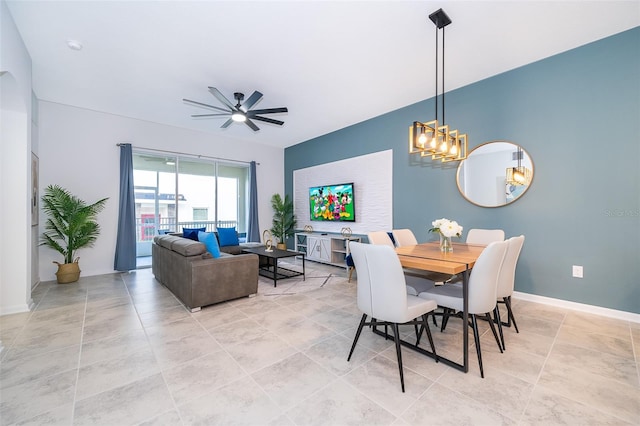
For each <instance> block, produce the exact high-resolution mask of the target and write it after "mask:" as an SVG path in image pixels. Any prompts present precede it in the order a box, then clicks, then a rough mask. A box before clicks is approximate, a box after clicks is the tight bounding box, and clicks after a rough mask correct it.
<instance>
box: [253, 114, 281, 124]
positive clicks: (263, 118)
mask: <svg viewBox="0 0 640 426" xmlns="http://www.w3.org/2000/svg"><path fill="white" fill-rule="evenodd" d="M251 118H253V119H254V120H258V121H264V122H265V123H271V124H277V125H278V126H282V125H283V124H284V121H280V120H274V119H272V118H267V117H260V116H254V117H251Z"/></svg>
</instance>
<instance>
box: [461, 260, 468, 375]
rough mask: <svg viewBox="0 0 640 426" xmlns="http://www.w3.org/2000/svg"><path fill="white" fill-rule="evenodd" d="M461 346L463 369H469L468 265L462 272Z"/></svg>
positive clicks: (465, 370)
mask: <svg viewBox="0 0 640 426" xmlns="http://www.w3.org/2000/svg"><path fill="white" fill-rule="evenodd" d="M462 346H463V348H464V349H463V350H464V354H463V357H464V358H463V359H464V361H463V363H462V366H463V371H464V372H465V373H467V372H468V371H469V266H468V265H467V270H466V271H464V272H463V273H462Z"/></svg>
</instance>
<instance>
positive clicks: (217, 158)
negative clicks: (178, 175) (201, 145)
mask: <svg viewBox="0 0 640 426" xmlns="http://www.w3.org/2000/svg"><path fill="white" fill-rule="evenodd" d="M126 144H127V142H122V143H117V144H116V146H121V145H126ZM131 148H133V149H141V150H144V151H151V152H162V153H164V154H178V155H186V156H189V157H196V158H207V159H210V160H223V161H232V162H234V163H244V164H250V163H251V161H242V160H232V159H230V158H222V157H211V156H209V155H200V154H189V153H187V152H178V151H166V150H164V149H153V148H143V147H140V146H133V145H131ZM256 165H257V166H259V165H260V163H258V162H257V161H256Z"/></svg>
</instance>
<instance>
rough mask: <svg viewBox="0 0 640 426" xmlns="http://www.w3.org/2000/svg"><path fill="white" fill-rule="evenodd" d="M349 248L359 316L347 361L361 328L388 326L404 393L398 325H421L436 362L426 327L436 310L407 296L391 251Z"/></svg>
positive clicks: (360, 246)
mask: <svg viewBox="0 0 640 426" xmlns="http://www.w3.org/2000/svg"><path fill="white" fill-rule="evenodd" d="M350 247H351V255H352V256H353V263H354V264H355V266H356V270H357V271H358V287H357V304H358V309H360V310H361V311H362V312H363V314H362V318H361V319H360V324H359V325H358V330H357V331H356V335H355V338H354V339H353V344H352V345H351V351H350V352H349V357H348V358H347V361H350V360H351V355H353V351H354V349H355V347H356V344H357V343H358V339H359V338H360V333H361V332H362V328H363V327H364V326H365V325H371V326H374V327H375V326H378V325H384V326H385V327H386V326H391V327H392V329H393V338H394V340H395V344H396V356H397V357H398V369H399V371H400V385H401V387H402V392H404V370H403V368H402V352H401V350H400V332H399V330H398V325H399V324H409V325H414V327H416V328H417V326H418V324H421V325H423V326H424V327H425V329H426V331H427V337H428V338H429V344H430V345H431V351H432V353H433V355H434V358H435V359H436V362H438V357H437V355H436V348H435V346H434V345H433V338H432V337H431V332H430V330H429V326H428V325H427V315H428V314H429V313H432V312H433V310H434V309H435V308H436V306H437V305H436V302H434V301H433V300H429V299H428V298H426V297H422V298H421V297H417V296H412V295H409V294H407V292H406V290H405V287H406V284H405V277H404V273H403V271H402V265H400V260H399V259H398V256H397V254H396V253H395V251H394V249H393V248H391V247H389V246H386V245H373V244H362V243H351V246H350ZM367 316H370V317H371V318H372V320H371V321H370V322H367Z"/></svg>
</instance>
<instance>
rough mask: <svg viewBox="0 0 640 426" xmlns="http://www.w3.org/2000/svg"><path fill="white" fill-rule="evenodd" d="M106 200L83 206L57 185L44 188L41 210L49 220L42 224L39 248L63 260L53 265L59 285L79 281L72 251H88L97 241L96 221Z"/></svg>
mask: <svg viewBox="0 0 640 426" xmlns="http://www.w3.org/2000/svg"><path fill="white" fill-rule="evenodd" d="M107 200H108V198H103V199H101V200H99V201H96V202H95V203H93V204H90V205H87V203H85V202H84V201H83V200H81V199H79V198H78V197H76V196H74V195H71V193H69V191H67V190H66V189H64V188H62V187H60V186H58V185H49V186H47V187H46V189H45V193H44V195H43V196H42V209H43V210H44V212H45V213H46V214H47V215H48V216H49V218H48V219H47V221H46V222H45V224H44V228H45V232H44V233H43V234H42V241H41V243H40V245H44V246H47V247H50V248H52V249H54V250H56V251H57V252H59V253H60V254H61V255H62V256H63V257H64V263H59V262H55V261H54V262H53V263H55V264H57V265H58V271H57V272H56V277H57V279H58V283H59V284H67V283H73V282H76V281H78V279H79V278H80V266H79V265H78V261H79V260H80V258H79V257H75V255H76V251H77V250H79V249H81V248H84V247H92V246H93V243H94V242H95V241H96V239H97V238H98V235H99V234H100V225H98V222H97V221H96V219H97V216H98V213H100V212H101V211H102V209H104V205H105V203H106V202H107Z"/></svg>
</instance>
